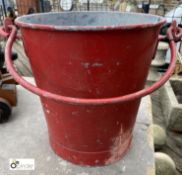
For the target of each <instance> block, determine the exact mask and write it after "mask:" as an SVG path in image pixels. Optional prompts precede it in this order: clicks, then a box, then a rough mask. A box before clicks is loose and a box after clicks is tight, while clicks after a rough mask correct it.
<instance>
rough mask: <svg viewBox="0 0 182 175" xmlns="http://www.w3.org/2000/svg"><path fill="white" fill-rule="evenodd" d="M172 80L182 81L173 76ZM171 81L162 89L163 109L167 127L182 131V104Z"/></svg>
mask: <svg viewBox="0 0 182 175" xmlns="http://www.w3.org/2000/svg"><path fill="white" fill-rule="evenodd" d="M170 81H181V82H182V80H181V79H180V78H172V79H170ZM170 81H168V82H167V83H166V84H165V85H164V86H163V88H161V89H160V98H161V101H162V103H161V104H162V109H163V112H164V116H165V121H166V125H167V127H168V128H170V129H172V130H175V131H179V132H182V104H180V103H179V102H178V100H177V98H176V95H175V93H174V90H173V88H172V86H171V83H170ZM179 88H180V87H179Z"/></svg>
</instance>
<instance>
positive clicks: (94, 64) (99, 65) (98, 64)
mask: <svg viewBox="0 0 182 175" xmlns="http://www.w3.org/2000/svg"><path fill="white" fill-rule="evenodd" d="M81 64H82V66H83V67H84V68H85V69H89V68H99V67H102V66H104V64H103V63H99V62H95V63H89V62H84V63H83V62H82V63H81ZM90 73H91V72H89V74H90Z"/></svg>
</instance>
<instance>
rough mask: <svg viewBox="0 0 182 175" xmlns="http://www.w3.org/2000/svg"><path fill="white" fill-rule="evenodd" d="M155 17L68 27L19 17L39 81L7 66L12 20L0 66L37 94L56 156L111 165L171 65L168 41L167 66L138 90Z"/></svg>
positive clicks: (145, 68) (151, 45)
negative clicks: (142, 105)
mask: <svg viewBox="0 0 182 175" xmlns="http://www.w3.org/2000/svg"><path fill="white" fill-rule="evenodd" d="M162 24H163V21H162V22H161V21H159V22H158V23H156V24H155V25H153V24H150V25H146V24H144V25H138V26H137V25H136V26H124V27H122V26H120V27H113V26H112V27H103V28H102V27H91V28H90V30H89V27H87V28H85V27H80V28H79V27H78V26H76V27H75V28H74V29H73V27H70V28H71V30H69V27H66V28H61V29H60V28H55V27H52V26H41V25H38V26H37V25H32V24H31V25H29V27H28V25H27V24H23V23H20V22H19V23H18V25H19V26H20V27H21V31H22V39H23V42H24V46H25V49H26V53H27V55H28V57H29V59H30V63H31V66H32V69H33V73H34V76H35V80H36V84H37V86H38V87H35V86H33V85H31V84H29V83H28V82H26V81H25V80H24V79H22V78H21V77H20V76H19V75H18V74H17V73H16V71H15V69H14V68H13V65H12V61H11V59H10V57H11V48H12V44H13V41H14V40H15V38H16V29H15V27H13V26H11V28H12V32H11V34H10V36H9V39H8V41H7V45H6V50H5V57H6V64H7V67H8V69H9V71H10V73H11V74H12V75H13V76H14V78H15V79H16V80H17V82H18V83H19V84H21V85H22V86H24V87H25V88H27V89H29V90H30V91H32V92H34V93H36V94H38V95H40V96H41V101H42V106H43V109H44V113H45V116H46V120H47V124H48V129H49V138H50V144H51V146H52V148H53V150H54V151H55V152H56V153H57V154H58V155H60V156H61V157H63V158H64V159H66V160H69V161H71V162H73V163H76V164H81V165H93V166H94V165H106V164H110V163H112V162H114V161H116V160H118V159H120V158H121V157H122V156H123V155H124V154H125V152H126V151H127V150H128V148H129V145H130V143H131V139H132V131H133V127H134V123H135V120H136V115H137V111H138V107H139V104H140V99H141V97H142V96H145V95H147V94H149V93H151V92H153V91H154V90H156V89H157V88H159V87H160V86H161V85H162V84H164V83H165V82H166V81H167V79H168V78H169V77H170V75H171V72H172V70H173V68H174V65H175V57H176V51H175V43H174V41H172V40H171V41H170V48H171V58H172V61H171V64H170V67H169V69H168V70H167V72H166V74H165V75H164V77H163V78H161V79H160V80H159V81H158V82H156V83H155V84H154V85H152V86H151V87H149V88H147V89H144V90H141V89H143V87H144V84H145V80H146V77H147V74H148V69H149V65H150V63H151V60H152V56H153V55H154V52H155V49H156V45H157V43H158V34H159V29H160V27H161V25H162ZM76 29H78V30H76Z"/></svg>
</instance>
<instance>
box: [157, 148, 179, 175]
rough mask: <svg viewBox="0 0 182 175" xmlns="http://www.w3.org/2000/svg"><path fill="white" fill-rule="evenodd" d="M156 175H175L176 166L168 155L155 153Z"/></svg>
mask: <svg viewBox="0 0 182 175" xmlns="http://www.w3.org/2000/svg"><path fill="white" fill-rule="evenodd" d="M155 167H156V175H175V173H176V166H175V163H174V161H173V160H172V159H171V157H169V156H168V155H167V154H164V153H160V152H158V153H155Z"/></svg>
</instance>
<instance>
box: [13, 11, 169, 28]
mask: <svg viewBox="0 0 182 175" xmlns="http://www.w3.org/2000/svg"><path fill="white" fill-rule="evenodd" d="M98 12H99V13H111V14H112V13H114V14H129V15H137V16H151V17H156V18H158V19H159V21H156V22H153V23H152V22H149V23H141V24H132V25H105V26H89V25H88V26H79V25H67V26H58V25H52V24H50V25H48V24H35V23H34V24H32V23H28V22H22V21H21V20H22V18H26V17H31V16H32V17H35V16H40V15H48V14H60V13H75V14H76V13H87V14H89V13H98ZM165 23H166V19H165V18H164V17H162V16H158V15H152V14H144V13H135V12H116V11H78V12H77V11H74V12H48V13H36V14H31V15H23V16H20V17H18V18H16V20H15V24H16V25H17V26H18V27H20V28H29V29H34V30H49V31H105V30H127V29H142V28H150V27H156V26H161V25H163V24H165Z"/></svg>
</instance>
